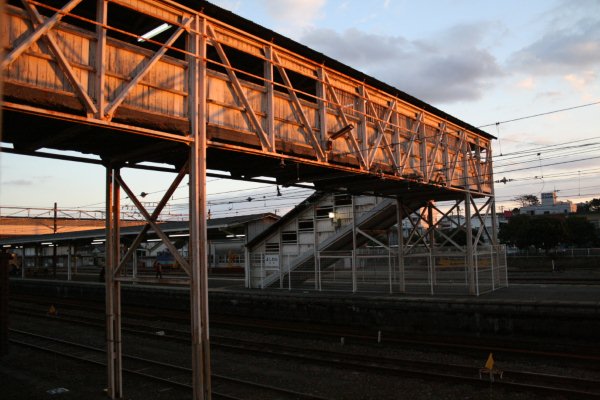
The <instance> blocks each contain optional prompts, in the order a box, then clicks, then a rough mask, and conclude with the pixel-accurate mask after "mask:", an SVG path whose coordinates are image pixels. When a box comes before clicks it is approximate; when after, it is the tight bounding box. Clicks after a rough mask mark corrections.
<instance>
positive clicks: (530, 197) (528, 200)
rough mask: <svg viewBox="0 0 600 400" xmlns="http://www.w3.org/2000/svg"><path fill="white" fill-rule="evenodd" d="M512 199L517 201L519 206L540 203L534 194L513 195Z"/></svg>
mask: <svg viewBox="0 0 600 400" xmlns="http://www.w3.org/2000/svg"><path fill="white" fill-rule="evenodd" d="M513 200H514V201H518V202H519V203H520V204H521V207H527V206H538V205H539V204H540V200H539V199H538V197H537V196H536V195H534V194H523V195H520V196H517V197H515V198H514V199H513Z"/></svg>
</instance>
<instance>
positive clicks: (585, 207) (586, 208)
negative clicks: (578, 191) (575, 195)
mask: <svg viewBox="0 0 600 400" xmlns="http://www.w3.org/2000/svg"><path fill="white" fill-rule="evenodd" d="M577 213H578V214H586V213H594V214H596V213H600V199H592V200H590V201H586V202H585V203H580V204H578V205H577Z"/></svg>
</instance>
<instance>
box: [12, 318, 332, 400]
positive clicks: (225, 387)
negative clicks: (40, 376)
mask: <svg viewBox="0 0 600 400" xmlns="http://www.w3.org/2000/svg"><path fill="white" fill-rule="evenodd" d="M10 333H11V339H10V342H11V343H13V344H16V345H19V346H27V347H30V348H33V349H36V350H40V351H44V352H49V353H53V354H56V355H60V356H62V357H65V358H69V359H73V360H77V361H83V362H85V363H89V364H95V365H98V366H106V352H105V350H104V349H102V348H97V347H93V346H88V345H83V344H81V343H75V342H72V341H66V340H62V339H59V338H54V337H50V336H45V335H39V334H34V333H31V332H26V331H22V330H16V329H10ZM15 337H16V338H15ZM123 364H124V365H123V372H125V373H128V374H132V375H137V376H141V377H143V378H147V379H151V380H153V381H157V382H160V383H162V384H165V385H168V386H173V387H179V388H184V389H189V390H191V389H192V386H191V374H192V370H191V368H188V367H184V366H180V365H174V364H169V363H165V362H160V361H156V360H150V359H147V358H143V357H137V356H132V355H127V354H123ZM211 383H212V387H213V392H212V394H213V397H214V398H216V399H225V400H241V399H245V400H252V399H261V400H264V399H282V400H286V399H302V400H329V399H327V398H325V397H321V396H317V395H313V394H310V393H302V392H298V391H293V390H288V389H285V388H279V387H275V386H271V385H263V384H259V383H256V382H251V381H248V380H242V379H236V378H231V377H226V376H223V375H218V374H212V375H211Z"/></svg>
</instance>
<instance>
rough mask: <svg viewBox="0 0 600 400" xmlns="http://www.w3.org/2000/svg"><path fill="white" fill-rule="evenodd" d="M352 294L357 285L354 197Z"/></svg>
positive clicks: (354, 205)
mask: <svg viewBox="0 0 600 400" xmlns="http://www.w3.org/2000/svg"><path fill="white" fill-rule="evenodd" d="M351 198H352V293H356V290H357V284H356V267H357V265H356V264H357V263H356V260H357V257H356V210H355V207H356V204H355V197H354V196H352V197H351Z"/></svg>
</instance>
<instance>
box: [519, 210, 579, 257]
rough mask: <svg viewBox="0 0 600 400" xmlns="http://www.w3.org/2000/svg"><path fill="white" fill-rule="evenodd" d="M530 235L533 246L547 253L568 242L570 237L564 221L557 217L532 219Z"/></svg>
mask: <svg viewBox="0 0 600 400" xmlns="http://www.w3.org/2000/svg"><path fill="white" fill-rule="evenodd" d="M529 233H530V234H529V237H530V242H531V244H532V245H533V246H535V247H537V248H541V249H544V250H545V251H546V253H548V251H549V250H550V249H553V248H555V247H556V246H558V244H559V243H565V242H567V241H568V237H569V235H568V232H567V229H566V227H565V221H564V219H563V218H556V217H538V218H532V220H531V225H530V231H529Z"/></svg>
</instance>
